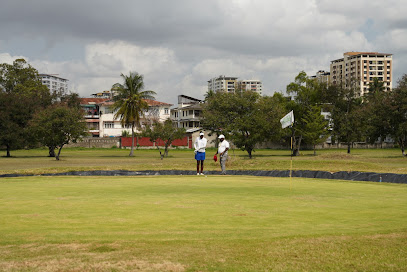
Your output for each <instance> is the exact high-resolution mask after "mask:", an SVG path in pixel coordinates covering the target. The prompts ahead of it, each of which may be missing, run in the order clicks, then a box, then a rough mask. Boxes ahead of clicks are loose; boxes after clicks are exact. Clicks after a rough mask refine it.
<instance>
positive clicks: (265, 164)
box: [0, 148, 407, 174]
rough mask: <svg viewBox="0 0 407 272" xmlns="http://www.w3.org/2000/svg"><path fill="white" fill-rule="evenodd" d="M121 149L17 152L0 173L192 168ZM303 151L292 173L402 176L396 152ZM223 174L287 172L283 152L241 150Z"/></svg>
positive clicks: (405, 164) (185, 161)
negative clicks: (51, 155)
mask: <svg viewBox="0 0 407 272" xmlns="http://www.w3.org/2000/svg"><path fill="white" fill-rule="evenodd" d="M128 154H129V150H121V149H85V148H83V149H69V148H67V149H64V150H63V151H62V156H61V161H56V160H55V159H54V158H49V157H47V155H48V153H47V150H46V149H34V150H17V151H13V152H12V156H13V157H12V158H6V157H0V174H9V173H20V174H21V173H24V174H42V173H55V172H66V171H77V170H118V169H122V170H132V171H140V170H188V169H191V170H194V169H195V167H196V163H195V160H194V154H193V152H192V151H191V150H171V151H170V153H169V157H168V158H165V159H164V160H161V159H160V156H159V153H158V151H157V150H136V151H135V156H134V157H129V156H128ZM214 154H215V149H209V150H207V160H206V163H205V170H219V165H218V163H215V162H214V161H213V160H212V157H213V155H214ZM312 154H313V152H312V151H303V152H302V153H301V156H298V157H294V158H293V170H321V171H330V172H338V171H362V172H380V173H399V174H407V158H405V157H402V156H401V152H400V150H398V149H355V150H352V153H351V154H350V155H348V154H347V153H346V150H343V149H329V150H318V153H317V156H313V155H312ZM229 155H230V161H229V162H228V169H233V170H287V169H289V168H290V159H291V157H290V154H289V151H288V150H257V151H256V152H255V153H254V157H253V159H249V158H248V156H247V153H246V152H244V151H241V150H231V151H230V152H229Z"/></svg>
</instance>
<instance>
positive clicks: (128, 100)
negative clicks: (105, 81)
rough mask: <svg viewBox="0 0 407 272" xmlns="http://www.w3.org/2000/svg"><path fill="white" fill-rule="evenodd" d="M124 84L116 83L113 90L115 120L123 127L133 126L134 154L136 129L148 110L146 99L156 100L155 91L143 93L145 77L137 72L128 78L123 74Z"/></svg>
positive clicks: (132, 148) (132, 149)
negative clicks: (119, 121) (118, 119)
mask: <svg viewBox="0 0 407 272" xmlns="http://www.w3.org/2000/svg"><path fill="white" fill-rule="evenodd" d="M121 77H122V78H123V81H124V82H123V83H116V84H114V85H113V86H112V90H113V91H114V92H115V93H116V95H115V96H114V97H113V100H114V104H113V107H112V108H113V110H114V111H115V112H116V113H115V115H114V118H116V119H117V118H120V120H121V124H122V126H125V125H130V126H131V137H132V142H131V151H130V154H129V156H133V154H134V129H135V128H136V127H140V119H141V118H142V117H143V116H144V112H145V111H147V110H148V103H147V102H146V101H145V99H154V95H155V94H156V93H155V92H154V91H143V89H144V81H143V76H142V75H139V74H138V73H136V72H130V74H129V75H128V76H126V75H123V74H121Z"/></svg>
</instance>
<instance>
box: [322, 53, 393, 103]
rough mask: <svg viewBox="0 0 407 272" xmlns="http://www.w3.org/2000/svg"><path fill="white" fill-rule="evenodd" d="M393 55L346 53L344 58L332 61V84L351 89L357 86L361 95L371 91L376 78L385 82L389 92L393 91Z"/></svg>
mask: <svg viewBox="0 0 407 272" xmlns="http://www.w3.org/2000/svg"><path fill="white" fill-rule="evenodd" d="M392 63H393V59H392V54H387V53H378V52H346V53H344V54H343V58H341V59H337V60H333V61H331V70H330V72H331V74H330V77H331V83H332V84H343V85H344V87H351V85H350V84H356V87H357V88H358V89H360V95H361V96H362V95H364V94H365V93H366V92H368V91H369V84H370V83H371V82H372V81H373V79H374V78H378V79H379V80H380V81H383V83H384V87H385V89H386V90H387V91H390V90H391V89H392V69H393V68H392V66H393V64H392Z"/></svg>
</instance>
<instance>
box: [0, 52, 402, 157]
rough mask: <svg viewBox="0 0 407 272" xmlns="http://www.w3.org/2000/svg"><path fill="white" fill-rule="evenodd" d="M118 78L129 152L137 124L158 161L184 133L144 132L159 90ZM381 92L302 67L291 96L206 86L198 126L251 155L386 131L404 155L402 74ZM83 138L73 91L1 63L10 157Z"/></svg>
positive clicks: (1, 139) (169, 125)
mask: <svg viewBox="0 0 407 272" xmlns="http://www.w3.org/2000/svg"><path fill="white" fill-rule="evenodd" d="M121 76H122V78H123V83H116V84H114V85H113V86H112V90H113V91H114V92H116V94H117V95H115V96H114V98H113V101H114V104H113V107H112V108H113V110H114V112H115V118H118V119H120V120H121V123H122V126H129V127H131V132H132V138H133V141H132V147H131V151H130V154H129V155H130V156H133V150H134V136H135V128H139V129H140V130H141V135H142V136H146V137H149V138H150V139H151V140H152V141H157V140H158V139H161V140H163V141H164V142H165V147H164V149H165V150H164V154H162V153H161V150H159V152H160V155H161V158H163V157H164V156H167V155H168V147H169V146H170V145H171V143H172V141H173V140H174V139H178V138H182V137H183V135H184V134H185V130H184V129H180V128H176V126H175V125H174V124H173V122H172V121H171V120H167V121H165V122H164V123H160V122H159V120H152V122H151V124H148V125H147V126H145V128H144V129H141V124H140V120H141V118H142V117H143V115H144V112H145V111H146V110H148V104H147V102H146V99H154V95H155V94H156V93H155V92H154V91H144V82H143V76H142V75H140V74H138V73H135V72H130V74H129V75H128V76H126V75H123V74H122V75H121ZM385 90H386V89H385V87H384V83H383V82H381V81H378V80H377V79H374V81H373V82H371V83H370V84H369V90H368V92H367V94H366V95H364V96H360V90H359V89H358V87H357V84H356V83H355V82H354V81H349V82H346V84H344V85H329V84H326V83H321V82H319V81H317V80H314V79H310V78H309V77H308V76H307V75H306V73H305V72H303V71H302V72H300V73H299V74H298V75H297V76H296V77H295V79H294V81H293V82H292V83H290V84H289V85H288V86H287V94H288V95H289V97H286V96H284V95H283V94H282V93H275V94H274V95H273V96H260V95H259V94H257V93H255V92H251V91H243V90H239V89H238V90H236V91H235V92H233V93H227V92H216V93H215V92H213V91H208V93H207V94H206V96H205V103H203V106H202V107H203V120H202V126H203V128H204V129H206V130H210V131H212V132H213V133H215V134H226V135H228V137H229V138H230V139H231V140H232V142H233V143H234V144H235V145H236V146H237V147H239V148H241V149H242V150H245V151H247V153H248V155H249V157H250V158H252V155H253V152H254V151H255V148H256V145H257V144H259V143H263V142H265V141H273V142H278V143H280V144H288V143H289V142H290V139H293V141H292V146H293V148H292V150H293V155H298V154H299V151H300V148H301V146H302V145H303V144H304V143H306V144H309V145H312V146H313V147H314V152H315V146H316V145H317V144H319V143H322V142H324V141H325V140H326V138H327V137H328V136H331V137H332V141H333V142H345V143H347V145H348V153H350V150H351V146H352V144H353V143H354V142H359V141H362V142H369V143H373V142H377V141H379V142H382V141H383V139H384V138H385V137H387V136H390V137H391V138H392V139H393V140H394V141H395V142H396V143H397V144H398V146H399V147H400V149H401V151H402V155H403V156H406V154H405V145H406V141H407V75H404V76H403V77H402V78H401V79H400V80H399V81H398V83H397V86H396V87H395V88H393V89H392V90H391V91H385ZM291 110H293V111H294V115H295V123H294V124H293V126H292V127H291V129H282V128H281V124H280V119H281V118H282V117H283V116H284V115H285V114H286V113H288V112H290V111H291ZM322 110H323V111H325V112H328V113H329V114H330V117H329V119H325V118H324V117H323V116H322V115H321V111H322ZM86 135H87V133H86V124H85V121H84V118H83V112H82V110H81V107H80V101H79V96H78V94H76V93H65V92H63V91H61V90H58V91H50V90H49V89H48V87H46V86H44V85H42V83H41V79H40V77H39V75H38V72H37V70H36V69H35V68H33V67H32V66H31V65H29V64H28V63H27V62H26V61H25V60H24V59H17V60H15V61H14V62H13V64H6V63H3V64H0V146H5V147H6V152H7V155H6V156H7V157H10V156H11V154H10V151H11V150H13V149H19V148H25V147H36V146H39V145H42V146H47V147H48V149H49V155H50V156H53V157H56V159H57V160H59V156H60V153H61V150H62V148H63V146H64V145H66V144H68V143H69V142H76V141H78V140H80V139H81V138H82V137H83V136H86ZM157 148H158V147H157ZM56 150H58V152H57V153H55V151H56Z"/></svg>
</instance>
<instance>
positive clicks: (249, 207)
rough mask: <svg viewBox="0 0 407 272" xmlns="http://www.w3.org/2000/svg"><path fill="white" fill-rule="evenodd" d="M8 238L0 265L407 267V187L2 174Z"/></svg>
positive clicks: (0, 228) (1, 224)
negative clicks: (12, 175) (8, 175)
mask: <svg viewBox="0 0 407 272" xmlns="http://www.w3.org/2000/svg"><path fill="white" fill-rule="evenodd" d="M290 188H291V189H290ZM0 237H1V238H0V270H1V271H58V270H59V271H137V270H138V271H406V270H407V260H406V258H405V256H407V186H406V185H401V184H385V183H369V182H345V181H332V180H316V179H296V178H293V179H292V180H291V185H290V179H289V178H268V177H247V176H223V177H222V176H207V177H205V176H160V177H25V178H3V179H0Z"/></svg>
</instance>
